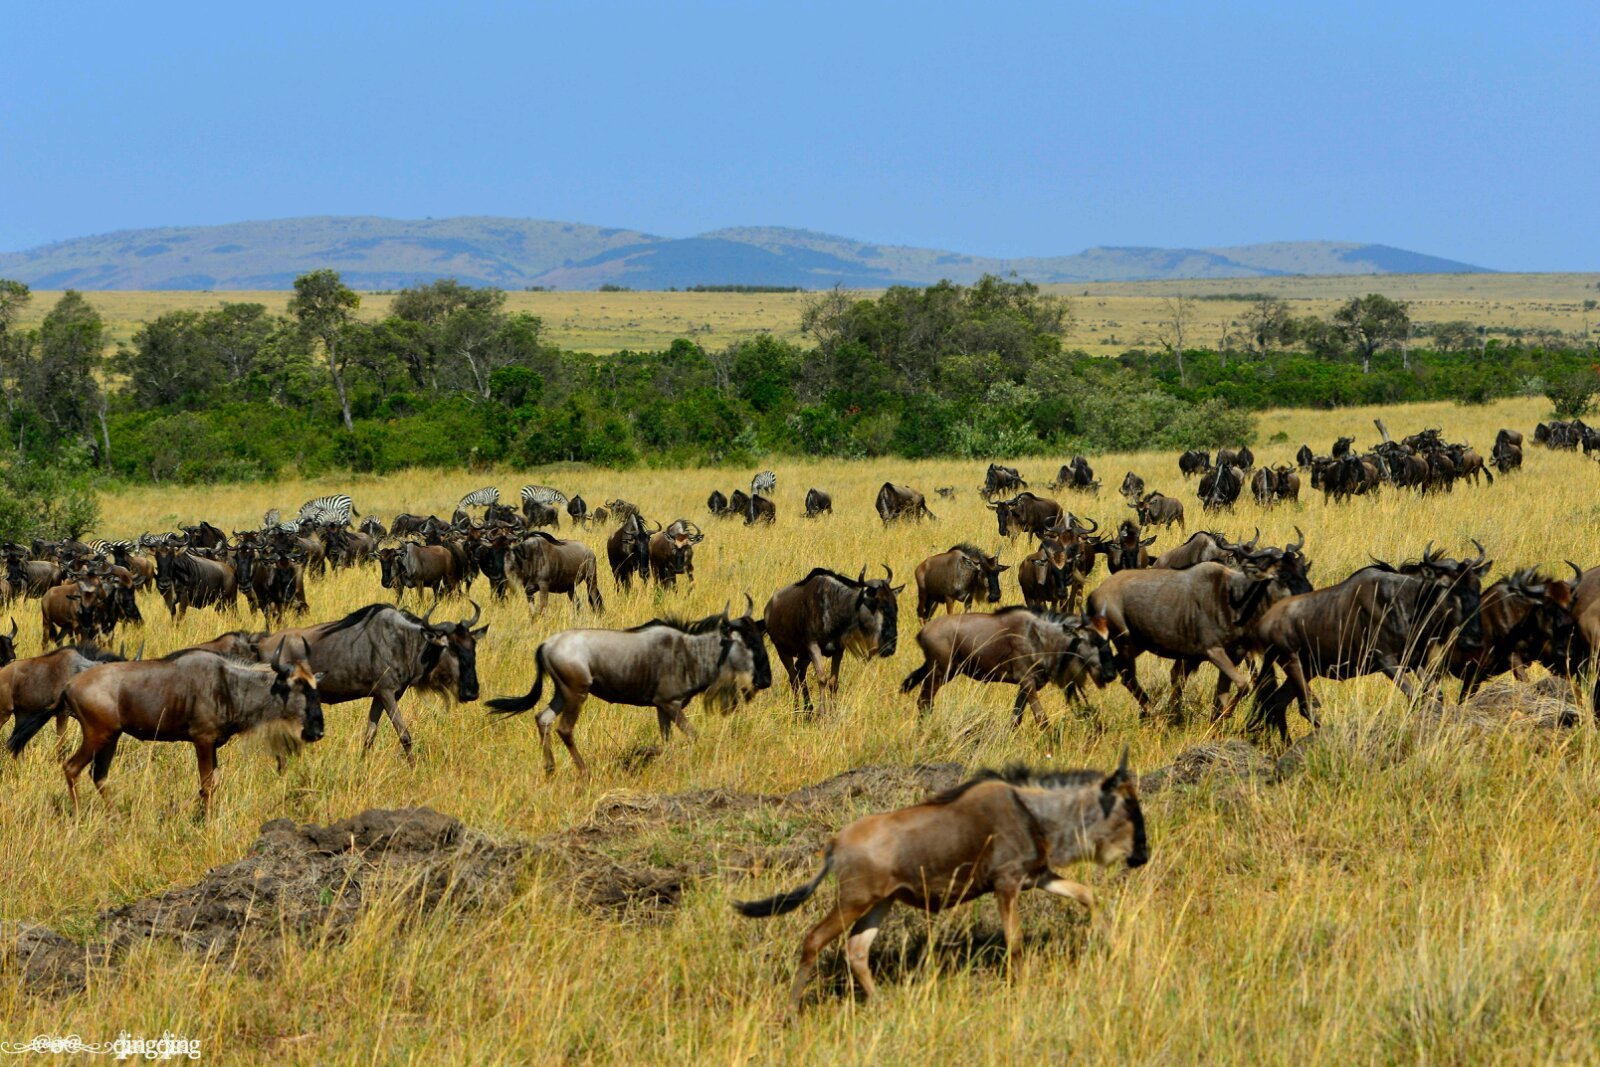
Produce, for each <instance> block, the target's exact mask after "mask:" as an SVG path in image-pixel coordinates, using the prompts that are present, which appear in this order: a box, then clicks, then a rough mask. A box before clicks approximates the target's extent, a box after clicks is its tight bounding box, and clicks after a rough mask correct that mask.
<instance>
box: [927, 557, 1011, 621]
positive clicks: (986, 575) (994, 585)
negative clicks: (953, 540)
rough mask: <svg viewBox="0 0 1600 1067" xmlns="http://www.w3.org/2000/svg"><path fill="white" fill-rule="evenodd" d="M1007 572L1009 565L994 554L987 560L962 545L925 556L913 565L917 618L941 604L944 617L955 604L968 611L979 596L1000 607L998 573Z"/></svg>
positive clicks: (954, 608)
mask: <svg viewBox="0 0 1600 1067" xmlns="http://www.w3.org/2000/svg"><path fill="white" fill-rule="evenodd" d="M1010 569H1011V564H1009V563H1001V562H1000V557H999V553H998V551H997V552H996V553H995V554H994V555H992V556H991V555H989V554H988V553H986V552H984V550H983V549H981V548H979V547H978V546H977V545H973V544H968V543H967V542H965V541H963V542H962V543H961V544H959V545H952V546H951V547H950V548H949V549H948V550H946V551H944V552H940V553H938V554H937V555H933V556H929V557H928V558H927V559H925V560H923V561H922V562H921V563H919V564H917V570H916V579H917V618H919V619H924V620H925V619H928V618H929V617H931V616H932V615H933V613H934V612H935V611H937V610H939V605H941V604H943V605H944V609H945V611H946V613H950V612H954V611H955V610H956V607H955V606H956V605H957V604H960V605H961V607H962V610H969V609H970V608H971V607H972V601H973V599H974V598H976V597H978V596H980V595H983V594H987V599H988V601H989V603H991V604H998V603H1000V573H1001V572H1002V571H1008V570H1010Z"/></svg>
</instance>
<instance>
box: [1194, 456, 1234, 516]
mask: <svg viewBox="0 0 1600 1067" xmlns="http://www.w3.org/2000/svg"><path fill="white" fill-rule="evenodd" d="M1243 489H1244V475H1243V474H1242V473H1241V472H1240V470H1239V468H1238V467H1235V466H1234V465H1233V464H1231V463H1224V462H1223V461H1222V453H1221V452H1219V453H1217V465H1216V466H1215V467H1213V468H1212V469H1211V470H1209V471H1206V473H1205V474H1203V475H1201V477H1200V504H1201V506H1202V507H1204V508H1205V509H1206V510H1207V511H1219V510H1222V509H1225V508H1231V507H1233V505H1234V502H1235V501H1237V500H1238V499H1239V493H1240V491H1241V490H1243Z"/></svg>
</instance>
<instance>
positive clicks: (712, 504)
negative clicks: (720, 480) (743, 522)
mask: <svg viewBox="0 0 1600 1067" xmlns="http://www.w3.org/2000/svg"><path fill="white" fill-rule="evenodd" d="M706 510H707V511H709V512H711V514H713V515H715V516H716V517H717V518H719V519H731V518H732V517H733V512H732V511H731V510H730V509H729V508H728V498H727V497H725V496H723V495H722V490H721V489H713V490H711V495H710V496H708V497H706Z"/></svg>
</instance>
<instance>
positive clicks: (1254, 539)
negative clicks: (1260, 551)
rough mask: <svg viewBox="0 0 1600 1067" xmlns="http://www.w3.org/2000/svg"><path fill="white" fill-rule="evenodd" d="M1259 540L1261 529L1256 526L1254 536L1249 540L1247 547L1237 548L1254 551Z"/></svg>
mask: <svg viewBox="0 0 1600 1067" xmlns="http://www.w3.org/2000/svg"><path fill="white" fill-rule="evenodd" d="M1259 540H1261V527H1259V526H1257V527H1256V535H1255V536H1254V537H1252V538H1250V543H1249V544H1248V545H1240V546H1239V547H1240V548H1247V549H1251V550H1254V549H1255V547H1256V542H1257V541H1259Z"/></svg>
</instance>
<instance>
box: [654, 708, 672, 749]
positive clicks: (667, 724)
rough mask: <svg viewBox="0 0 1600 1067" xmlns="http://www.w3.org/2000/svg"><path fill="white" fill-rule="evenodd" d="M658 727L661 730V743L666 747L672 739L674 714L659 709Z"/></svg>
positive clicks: (657, 715) (657, 710)
mask: <svg viewBox="0 0 1600 1067" xmlns="http://www.w3.org/2000/svg"><path fill="white" fill-rule="evenodd" d="M656 726H657V727H658V728H659V729H660V730H661V743H662V745H665V744H666V743H667V742H668V741H669V740H671V739H672V712H671V711H669V710H668V709H666V708H657V709H656Z"/></svg>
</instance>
